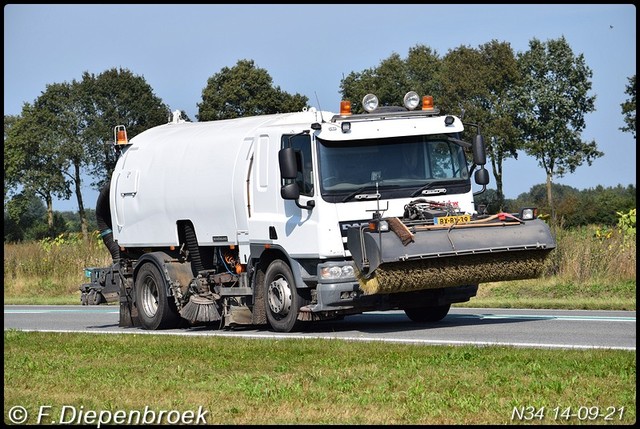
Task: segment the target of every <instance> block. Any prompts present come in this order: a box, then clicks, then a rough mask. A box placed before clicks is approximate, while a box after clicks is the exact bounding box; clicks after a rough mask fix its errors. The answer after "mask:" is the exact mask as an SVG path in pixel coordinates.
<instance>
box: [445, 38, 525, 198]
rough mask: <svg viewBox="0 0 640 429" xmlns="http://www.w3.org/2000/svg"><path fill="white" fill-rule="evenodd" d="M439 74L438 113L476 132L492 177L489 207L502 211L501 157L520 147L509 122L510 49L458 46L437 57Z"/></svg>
mask: <svg viewBox="0 0 640 429" xmlns="http://www.w3.org/2000/svg"><path fill="white" fill-rule="evenodd" d="M440 76H441V81H442V91H443V93H442V96H441V106H442V110H443V111H446V112H452V113H456V114H460V115H462V116H463V118H464V119H465V122H468V123H475V124H478V125H479V126H480V128H481V130H482V134H483V135H484V137H485V143H486V146H487V154H488V156H489V159H490V162H491V167H492V171H493V176H494V178H495V179H496V192H497V196H496V201H495V203H496V204H497V205H498V206H499V207H502V206H503V203H504V192H503V190H502V188H503V169H502V165H503V162H504V160H505V159H506V158H515V159H517V158H518V152H517V151H518V149H520V148H521V147H522V143H521V139H520V133H519V130H518V129H517V127H516V126H515V123H514V117H515V109H516V106H515V105H514V103H513V98H514V97H513V92H514V91H515V88H517V87H518V85H519V84H520V71H519V69H518V64H517V61H516V57H515V55H514V53H513V50H512V49H511V46H510V45H509V43H506V42H498V41H497V40H492V41H490V42H489V43H485V44H483V45H480V46H479V48H478V49H473V48H470V47H467V46H460V47H458V48H456V49H454V50H451V51H449V52H448V53H447V55H446V56H445V57H444V58H443V61H442V69H441V73H440ZM461 112H464V114H462V113H461ZM467 128H468V129H469V127H467Z"/></svg>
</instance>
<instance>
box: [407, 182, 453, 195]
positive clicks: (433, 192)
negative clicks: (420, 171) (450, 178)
mask: <svg viewBox="0 0 640 429" xmlns="http://www.w3.org/2000/svg"><path fill="white" fill-rule="evenodd" d="M448 183H449V182H443V181H438V180H435V181H433V182H429V183H427V184H426V185H424V186H422V187H420V188H418V189H417V190H416V191H415V192H414V193H413V194H411V197H416V196H418V195H420V194H422V193H423V192H424V191H426V190H428V189H430V188H431V187H433V186H435V185H446V184H448ZM446 193H447V188H438V189H433V190H431V192H427V193H426V195H437V194H446Z"/></svg>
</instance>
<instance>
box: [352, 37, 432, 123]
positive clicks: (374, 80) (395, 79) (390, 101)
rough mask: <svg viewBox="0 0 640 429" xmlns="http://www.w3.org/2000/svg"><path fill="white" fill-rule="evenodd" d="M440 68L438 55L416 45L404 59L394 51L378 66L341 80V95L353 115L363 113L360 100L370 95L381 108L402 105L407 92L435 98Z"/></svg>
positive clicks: (353, 73) (429, 49)
mask: <svg viewBox="0 0 640 429" xmlns="http://www.w3.org/2000/svg"><path fill="white" fill-rule="evenodd" d="M439 66H440V58H439V57H438V54H437V52H436V51H434V50H432V49H431V48H429V47H427V46H425V45H420V44H419V45H416V46H415V47H413V48H411V49H409V54H408V55H407V59H406V60H403V59H402V58H401V57H400V55H399V54H397V53H395V52H394V53H392V54H391V55H390V56H389V58H386V59H384V60H382V61H381V62H380V64H379V65H378V66H377V67H373V68H369V69H366V70H364V71H362V72H351V73H349V74H348V75H347V76H346V77H345V78H343V79H342V80H341V81H340V93H341V95H342V98H343V99H345V100H350V101H351V109H352V111H353V112H356V113H363V112H364V109H363V108H362V98H363V97H364V96H365V95H366V94H369V93H372V94H375V95H376V96H377V97H378V101H379V103H380V106H399V105H402V100H403V98H404V95H405V94H406V93H407V92H409V91H416V92H417V93H418V94H420V95H432V96H434V97H436V98H437V95H438V91H439V88H440V85H439V83H438V70H439Z"/></svg>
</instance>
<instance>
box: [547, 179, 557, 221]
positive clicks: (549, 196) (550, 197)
mask: <svg viewBox="0 0 640 429" xmlns="http://www.w3.org/2000/svg"><path fill="white" fill-rule="evenodd" d="M547 202H548V203H549V209H550V210H551V224H552V225H554V226H555V225H557V223H556V208H555V206H554V204H553V195H552V193H551V175H550V174H547Z"/></svg>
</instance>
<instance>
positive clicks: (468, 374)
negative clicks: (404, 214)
mask: <svg viewBox="0 0 640 429" xmlns="http://www.w3.org/2000/svg"><path fill="white" fill-rule="evenodd" d="M4 394H5V402H4V412H5V416H7V415H8V412H9V410H10V409H11V408H12V407H14V406H22V407H24V408H26V409H27V411H29V413H30V416H31V417H30V419H29V421H28V422H29V423H38V422H37V421H36V418H37V414H38V411H39V410H40V407H42V406H51V407H52V408H51V409H50V410H49V409H47V412H48V413H49V414H50V415H51V416H54V417H52V418H56V417H58V416H59V415H60V412H61V410H62V408H63V407H65V406H66V407H67V410H71V409H75V410H80V409H81V408H82V409H83V410H84V411H85V412H86V411H89V410H93V411H96V412H100V411H105V410H106V411H108V412H111V413H115V412H116V411H118V410H124V411H126V412H130V411H132V410H139V411H143V410H144V409H145V407H149V409H151V410H154V411H155V412H157V413H159V412H160V411H161V410H165V411H167V412H168V411H170V410H175V412H182V413H184V412H187V411H189V410H197V409H198V407H200V406H201V407H203V410H205V411H206V412H207V416H206V419H207V421H206V422H207V423H209V424H233V425H236V424H237V425H241V424H390V425H394V424H398V425H404V424H430V425H431V424H432V425H440V424H518V423H530V422H535V423H552V424H553V423H570V424H580V423H586V422H587V421H586V420H585V421H581V420H580V419H579V418H578V417H573V418H571V419H569V420H561V419H560V418H558V419H556V418H554V413H553V411H552V409H553V408H556V407H561V408H563V409H564V408H566V407H572V408H574V409H575V410H577V409H578V408H579V407H600V408H601V409H602V410H604V409H606V407H615V408H616V410H618V411H619V410H620V409H622V408H624V410H623V411H622V419H620V418H619V414H616V415H615V416H614V417H613V420H611V421H604V420H603V418H598V419H597V420H595V421H589V422H588V423H612V424H613V423H615V424H632V423H633V422H635V420H636V405H635V404H636V363H635V352H630V351H619V350H581V351H577V350H565V351H562V352H558V351H552V350H532V349H518V348H509V347H472V346H418V345H402V344H383V343H375V342H372V343H359V342H358V343H350V342H347V341H342V340H301V339H286V340H256V339H251V340H249V339H239V338H227V337H197V338H194V337H177V336H168V335H162V336H152V335H135V334H122V335H91V334H61V333H25V332H17V331H5V333H4ZM527 407H534V408H535V409H536V410H537V411H539V410H540V409H541V408H542V407H544V408H545V409H546V410H548V411H546V414H547V417H546V418H545V419H543V420H537V419H536V420H535V421H526V420H519V419H518V418H515V419H514V418H513V417H514V410H519V411H521V410H523V409H527ZM584 412H585V413H586V409H585V411H584ZM556 414H557V412H556ZM516 416H517V414H516ZM65 418H70V417H69V415H68V416H67V417H65ZM5 420H6V418H5ZM43 422H44V423H46V422H47V420H46V419H45V420H44V421H41V422H40V423H43Z"/></svg>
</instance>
